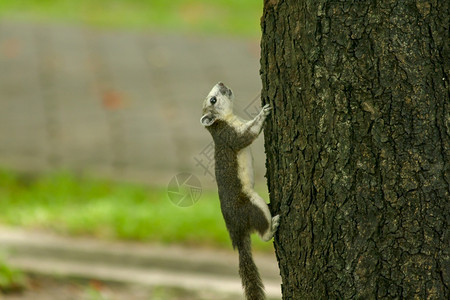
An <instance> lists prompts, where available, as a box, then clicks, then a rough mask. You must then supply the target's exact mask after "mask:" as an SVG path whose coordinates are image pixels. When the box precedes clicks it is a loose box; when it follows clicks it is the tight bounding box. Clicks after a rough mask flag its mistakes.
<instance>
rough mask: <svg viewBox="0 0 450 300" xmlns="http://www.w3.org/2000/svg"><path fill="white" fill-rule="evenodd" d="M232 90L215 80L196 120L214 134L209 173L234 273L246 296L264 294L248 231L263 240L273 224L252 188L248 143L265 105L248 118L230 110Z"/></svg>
mask: <svg viewBox="0 0 450 300" xmlns="http://www.w3.org/2000/svg"><path fill="white" fill-rule="evenodd" d="M233 99H234V95H233V92H232V90H231V89H229V88H228V87H226V86H225V85H224V84H223V83H221V82H219V83H218V84H216V85H215V86H214V87H213V88H212V90H211V91H210V92H209V94H208V96H207V97H206V99H205V100H204V102H203V116H202V117H201V119H200V122H201V124H202V125H203V126H205V127H206V129H207V130H208V131H209V132H210V133H211V136H212V138H213V140H214V151H215V152H214V158H215V174H216V182H217V187H218V192H219V199H220V206H221V210H222V215H223V218H224V220H225V224H226V227H227V230H228V233H229V235H230V238H231V242H232V245H233V248H234V249H236V248H237V250H238V253H239V275H240V277H241V280H242V286H243V288H244V291H245V295H246V299H247V300H261V299H264V298H265V293H264V285H263V283H262V280H261V277H260V275H259V273H258V269H257V267H256V265H255V263H254V261H253V257H252V252H251V240H250V234H251V233H252V232H255V231H256V232H257V233H258V234H259V235H260V237H261V239H262V240H264V241H269V240H270V239H272V237H273V235H274V233H275V231H276V230H277V228H278V223H279V215H276V216H274V217H272V215H271V213H270V211H269V207H268V206H267V203H266V202H265V201H264V200H263V199H262V198H261V197H260V196H259V195H258V194H257V193H256V191H255V190H254V179H253V158H252V154H251V151H250V147H249V146H250V144H251V143H252V142H253V141H254V140H255V139H256V138H257V137H258V135H259V134H260V132H261V131H262V128H263V124H264V121H265V119H266V117H267V116H268V115H269V114H270V111H271V107H270V106H269V105H268V104H267V105H265V106H264V107H263V108H262V110H261V112H260V113H259V114H258V115H257V116H256V117H255V118H254V119H253V120H250V121H244V120H242V119H240V118H239V117H237V116H236V115H234V113H233Z"/></svg>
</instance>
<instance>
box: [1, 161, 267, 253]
mask: <svg viewBox="0 0 450 300" xmlns="http://www.w3.org/2000/svg"><path fill="white" fill-rule="evenodd" d="M2 223H3V224H6V225H12V226H21V227H25V228H40V229H46V230H51V231H54V232H57V233H61V234H66V235H86V236H95V237H99V238H104V239H121V240H135V241H145V242H157V243H178V244H185V245H189V246H204V247H216V248H229V249H231V242H230V240H229V237H228V233H227V232H226V229H225V223H224V221H223V218H222V215H221V212H220V207H219V200H218V196H217V193H216V192H215V191H204V192H203V194H202V196H201V198H200V200H199V201H198V202H197V203H196V204H195V205H193V206H191V207H187V208H181V207H177V206H175V205H174V204H172V202H170V200H169V198H168V195H167V190H166V188H151V187H147V186H141V185H135V184H126V183H116V182H111V181H106V180H93V179H87V178H78V177H76V176H73V175H71V174H70V173H64V172H59V173H54V174H49V175H44V176H42V177H36V178H32V179H30V178H28V179H27V178H24V177H21V176H19V175H18V174H16V173H14V172H9V171H5V170H0V224H2ZM253 238H254V247H255V249H258V250H263V251H265V250H270V249H272V243H264V242H262V241H260V240H259V238H258V237H257V236H256V235H254V237H253Z"/></svg>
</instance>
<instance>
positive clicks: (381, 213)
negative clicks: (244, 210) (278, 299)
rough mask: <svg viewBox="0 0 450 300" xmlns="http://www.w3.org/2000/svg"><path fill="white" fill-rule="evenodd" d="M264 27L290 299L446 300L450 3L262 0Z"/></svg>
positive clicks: (271, 165)
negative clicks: (381, 299)
mask: <svg viewBox="0 0 450 300" xmlns="http://www.w3.org/2000/svg"><path fill="white" fill-rule="evenodd" d="M380 3H381V4H380ZM261 26H262V32H263V36H262V42H261V47H262V53H261V77H262V82H263V93H262V98H263V99H262V100H263V103H264V104H265V103H270V104H271V105H272V107H273V113H272V114H271V115H270V116H269V117H268V119H267V125H266V129H265V147H266V153H267V179H268V185H269V191H270V200H271V209H272V212H273V213H275V214H278V213H279V214H281V223H280V227H279V230H278V233H277V235H276V238H275V248H276V253H277V257H278V261H279V265H280V270H281V275H282V279H283V286H282V292H283V299H289V300H297V299H349V298H357V299H375V298H389V299H395V298H401V299H449V297H450V293H449V285H450V261H449V247H450V240H449V236H450V229H449V223H450V206H449V182H450V174H449V157H450V145H449V137H450V103H449V81H448V80H449V62H450V55H449V40H450V39H449V1H425V0H418V1H389V0H388V1H349V0H342V1H326V0H285V1H283V0H265V1H264V13H263V17H262V20H261Z"/></svg>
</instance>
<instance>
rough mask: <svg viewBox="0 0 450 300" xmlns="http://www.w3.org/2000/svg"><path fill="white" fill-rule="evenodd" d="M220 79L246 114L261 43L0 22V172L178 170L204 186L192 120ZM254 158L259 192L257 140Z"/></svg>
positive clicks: (155, 176) (200, 132)
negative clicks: (195, 177)
mask: <svg viewBox="0 0 450 300" xmlns="http://www.w3.org/2000/svg"><path fill="white" fill-rule="evenodd" d="M218 81H223V82H224V83H226V84H227V85H229V86H230V87H232V88H233V90H234V92H235V94H236V96H237V98H236V107H237V110H238V112H240V114H241V115H242V116H243V117H245V118H247V117H246V116H245V112H244V110H245V108H246V107H247V106H250V108H251V109H250V110H252V109H253V107H252V106H259V105H260V100H259V98H257V100H256V101H254V103H253V102H252V100H254V99H255V98H256V97H258V95H259V93H260V89H261V84H260V78H259V41H258V40H247V39H238V38H228V37H201V36H183V35H176V34H161V33H156V32H129V31H119V30H96V29H90V28H86V27H77V26H67V25H55V24H53V25H45V24H29V23H21V22H17V21H10V20H9V21H8V20H0V167H7V168H11V169H14V170H19V171H26V172H43V171H48V170H53V169H69V170H73V171H75V172H81V173H86V174H89V175H91V176H99V177H108V178H113V179H119V180H126V181H139V182H145V183H149V184H158V185H159V184H167V183H168V182H169V181H170V179H171V178H172V177H173V176H174V175H176V174H177V173H179V172H181V171H185V172H191V173H193V174H195V175H197V176H198V177H199V178H200V180H201V182H202V184H204V185H206V186H208V185H209V186H212V183H213V181H212V179H211V177H210V176H209V175H208V173H207V172H205V170H204V169H203V168H202V165H207V166H208V162H209V161H207V160H206V159H207V157H206V156H205V155H204V153H203V154H202V151H203V150H205V147H207V146H208V145H209V143H210V142H211V138H210V136H209V134H208V133H207V131H206V130H204V129H203V128H202V127H201V126H200V123H199V119H200V114H201V103H202V100H203V98H204V97H205V96H206V94H207V93H208V91H209V90H210V88H211V87H212V86H213V85H214V84H215V83H217V82H218ZM247 111H249V110H247ZM253 152H254V156H255V168H256V179H257V183H258V184H260V185H261V186H262V187H263V186H264V182H265V181H264V179H263V176H264V172H265V171H264V150H263V141H262V138H260V139H259V140H258V141H257V143H256V145H255V146H254V147H253ZM207 170H208V171H209V172H213V170H212V169H211V166H210V165H209V166H208V167H207Z"/></svg>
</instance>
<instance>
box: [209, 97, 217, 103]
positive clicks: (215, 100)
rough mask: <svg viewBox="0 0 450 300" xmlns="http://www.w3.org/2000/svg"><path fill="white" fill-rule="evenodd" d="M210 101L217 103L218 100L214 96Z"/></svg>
mask: <svg viewBox="0 0 450 300" xmlns="http://www.w3.org/2000/svg"><path fill="white" fill-rule="evenodd" d="M209 102H211V104H215V103H216V102H217V98H216V97H214V96H213V97H211V99H209Z"/></svg>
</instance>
